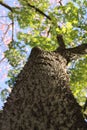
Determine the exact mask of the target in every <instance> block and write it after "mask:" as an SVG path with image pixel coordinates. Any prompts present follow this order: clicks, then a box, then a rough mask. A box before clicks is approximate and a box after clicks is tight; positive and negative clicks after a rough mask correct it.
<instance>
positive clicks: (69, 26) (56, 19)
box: [0, 0, 87, 105]
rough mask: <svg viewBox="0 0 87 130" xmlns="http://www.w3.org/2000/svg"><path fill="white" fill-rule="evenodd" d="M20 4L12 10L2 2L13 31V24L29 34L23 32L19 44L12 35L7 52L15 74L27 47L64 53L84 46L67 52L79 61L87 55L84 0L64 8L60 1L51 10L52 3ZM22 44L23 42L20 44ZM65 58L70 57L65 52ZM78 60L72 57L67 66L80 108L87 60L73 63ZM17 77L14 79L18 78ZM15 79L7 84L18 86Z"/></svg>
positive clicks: (21, 2)
mask: <svg viewBox="0 0 87 130" xmlns="http://www.w3.org/2000/svg"><path fill="white" fill-rule="evenodd" d="M19 2H20V7H10V6H9V5H6V4H5V3H3V2H0V4H1V5H2V6H4V7H6V8H8V9H9V10H10V13H9V17H10V19H12V21H13V22H12V30H14V26H13V25H14V20H16V21H17V22H18V24H19V26H20V27H21V28H23V29H26V28H27V29H26V30H27V32H26V33H24V32H22V31H21V32H19V33H18V34H17V37H18V41H15V39H14V38H13V33H12V41H11V42H10V44H9V46H8V47H9V50H7V51H6V52H5V56H6V57H7V58H8V60H9V63H10V64H11V65H12V66H13V67H14V71H15V70H16V69H17V70H18V67H20V63H21V60H22V59H21V57H22V55H23V54H24V50H22V48H23V47H24V45H25V46H28V45H29V46H31V47H34V46H39V47H41V48H43V49H45V50H48V51H53V50H56V48H58V47H59V48H58V49H57V51H58V52H61V50H63V51H65V50H67V49H65V47H67V48H71V47H75V46H77V45H80V44H81V46H79V48H78V50H77V47H76V48H74V49H68V53H69V56H70V55H71V54H73V53H76V54H78V58H79V56H80V55H82V54H86V53H87V50H86V46H87V45H86V44H84V43H86V40H87V39H86V19H87V18H86V13H87V12H86V6H87V2H86V1H85V0H84V1H82V2H81V1H72V2H68V3H66V4H65V5H63V4H62V2H61V1H55V2H56V4H54V6H52V5H51V3H50V2H49V1H44V3H43V2H42V1H37V2H35V1H28V0H26V1H22V0H20V1H19ZM32 12H33V13H32ZM25 14H26V15H25ZM12 32H13V31H12ZM19 41H22V42H21V44H20V42H19ZM20 46H22V47H20ZM21 52H22V53H21ZM65 54H67V52H66V51H65ZM63 55H64V54H63ZM13 57H14V58H13ZM66 57H67V56H66ZM71 58H72V56H71ZM75 58H76V59H77V55H74V58H72V59H70V57H69V59H67V61H68V60H69V61H71V60H73V62H72V63H70V64H69V66H68V71H69V73H70V76H71V86H72V88H71V89H72V91H73V93H74V95H75V96H76V97H77V99H78V101H79V102H80V104H81V105H83V103H84V102H85V100H86V98H85V97H86V91H85V90H86V87H87V85H86V84H87V82H86V72H84V74H83V71H85V70H86V67H87V65H86V60H87V58H86V56H84V57H81V58H80V60H78V61H77V62H74V60H75ZM69 61H68V62H69ZM70 70H72V71H70ZM14 71H11V72H10V74H11V75H10V76H12V73H13V72H14ZM16 72H17V71H16ZM17 73H18V72H17ZM17 73H16V74H15V73H14V77H16V76H17ZM73 75H74V76H73ZM14 77H12V79H11V80H10V81H9V82H8V83H10V85H12V84H15V80H14ZM77 77H78V78H77ZM78 79H79V80H78ZM83 79H84V80H83ZM74 86H76V87H74ZM80 93H81V94H80Z"/></svg>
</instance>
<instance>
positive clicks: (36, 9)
mask: <svg viewBox="0 0 87 130" xmlns="http://www.w3.org/2000/svg"><path fill="white" fill-rule="evenodd" d="M27 5H28V6H29V7H31V8H33V9H34V10H35V11H36V12H38V13H40V14H41V15H43V16H45V17H46V18H47V19H49V20H52V19H51V17H50V16H48V15H47V14H45V13H44V12H43V11H41V10H40V9H39V8H37V7H35V6H34V5H31V4H30V3H27Z"/></svg>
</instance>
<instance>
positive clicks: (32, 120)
mask: <svg viewBox="0 0 87 130" xmlns="http://www.w3.org/2000/svg"><path fill="white" fill-rule="evenodd" d="M66 66H67V58H66V57H65V56H63V55H61V53H60V51H59V53H58V52H56V51H55V52H47V51H43V50H41V49H39V48H34V49H33V50H32V52H31V55H30V57H29V60H28V62H27V63H26V65H25V66H24V68H23V70H22V71H21V73H20V74H19V76H18V78H17V81H16V84H15V86H14V88H13V90H12V93H11V94H10V96H9V98H8V99H7V102H6V104H5V105H4V108H3V113H2V119H1V122H0V123H1V124H2V126H1V130H86V129H87V128H86V127H87V124H86V123H85V121H84V118H83V116H82V113H81V107H80V106H79V105H78V103H77V102H76V99H75V98H74V97H73V95H72V92H71V91H70V88H69V77H68V74H67V70H66Z"/></svg>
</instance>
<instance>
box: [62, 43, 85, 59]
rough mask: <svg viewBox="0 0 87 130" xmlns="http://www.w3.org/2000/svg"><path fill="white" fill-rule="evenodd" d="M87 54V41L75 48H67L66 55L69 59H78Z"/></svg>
mask: <svg viewBox="0 0 87 130" xmlns="http://www.w3.org/2000/svg"><path fill="white" fill-rule="evenodd" d="M84 54H87V43H86V44H81V45H79V46H77V47H74V48H69V49H66V50H65V54H64V55H65V57H66V58H67V59H68V60H69V61H72V60H76V59H78V58H80V56H82V55H84Z"/></svg>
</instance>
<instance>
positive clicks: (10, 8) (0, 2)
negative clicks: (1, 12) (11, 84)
mask: <svg viewBox="0 0 87 130" xmlns="http://www.w3.org/2000/svg"><path fill="white" fill-rule="evenodd" d="M0 5H2V6H4V7H5V8H7V9H8V10H10V11H11V12H13V9H12V7H10V6H9V5H7V4H6V3H4V2H2V1H0Z"/></svg>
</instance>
